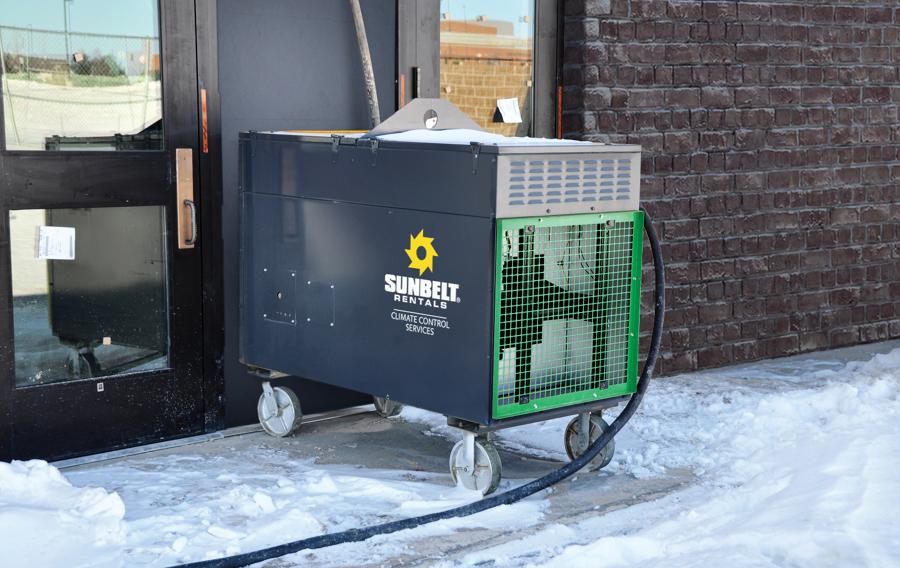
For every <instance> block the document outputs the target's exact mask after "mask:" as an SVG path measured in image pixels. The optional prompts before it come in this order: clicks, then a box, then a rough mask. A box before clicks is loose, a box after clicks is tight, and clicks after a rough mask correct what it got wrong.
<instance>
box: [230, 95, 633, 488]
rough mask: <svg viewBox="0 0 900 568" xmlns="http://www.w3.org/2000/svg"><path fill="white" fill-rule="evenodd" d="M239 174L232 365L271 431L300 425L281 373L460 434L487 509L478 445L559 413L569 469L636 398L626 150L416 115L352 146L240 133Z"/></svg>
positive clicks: (420, 107) (431, 112)
mask: <svg viewBox="0 0 900 568" xmlns="http://www.w3.org/2000/svg"><path fill="white" fill-rule="evenodd" d="M240 166H241V174H240V183H241V200H242V202H241V211H242V218H241V238H242V246H241V259H240V262H241V314H240V317H241V322H240V330H241V338H240V345H241V360H242V362H243V363H244V364H245V365H247V366H248V367H249V368H250V369H251V370H252V371H253V372H254V373H255V374H256V375H258V376H260V377H261V378H262V384H263V394H262V396H261V397H260V399H259V404H258V411H259V418H260V422H261V424H262V425H263V427H264V429H265V430H266V431H267V432H269V433H270V434H273V435H277V436H284V435H288V434H290V433H292V432H293V431H295V430H296V429H297V427H299V425H300V422H301V420H302V412H301V409H300V400H302V393H299V394H300V396H299V397H298V395H297V394H296V393H294V392H292V391H291V390H290V389H288V388H287V387H285V386H281V385H279V384H278V378H279V377H283V376H287V375H293V376H300V377H304V378H308V379H312V380H315V381H320V382H323V383H327V384H330V385H335V386H339V387H344V388H348V389H352V390H355V391H360V392H363V393H368V394H370V395H372V396H373V397H375V398H374V400H375V404H376V408H377V409H378V410H379V412H381V413H382V414H385V415H393V414H396V413H397V412H399V408H400V404H401V403H406V404H410V405H413V406H416V407H420V408H424V409H427V410H431V411H434V412H438V413H441V414H443V415H445V416H446V417H447V421H448V424H450V425H451V426H454V427H456V428H459V429H460V431H461V432H462V434H463V439H462V440H461V441H460V442H459V443H458V444H456V446H455V447H454V448H453V449H452V451H451V454H450V471H451V474H452V476H453V478H454V480H456V481H457V482H458V483H461V484H463V485H464V486H466V487H468V488H471V489H476V490H479V491H481V492H482V493H485V494H486V493H489V492H491V491H493V490H494V489H495V488H496V487H497V485H498V483H499V481H500V468H501V465H500V458H499V456H498V454H497V451H496V449H495V448H494V446H493V444H492V443H491V441H490V435H491V432H493V431H496V430H498V429H501V428H508V427H513V426H519V425H522V424H527V423H530V422H535V421H539V420H546V419H548V418H553V417H558V416H564V415H573V419H572V421H571V422H570V424H569V427H568V428H567V429H566V432H565V445H566V449H567V451H568V453H569V456H570V457H573V458H574V457H576V456H578V455H580V453H582V452H583V451H584V450H585V448H587V446H588V445H589V443H590V442H591V441H592V440H594V439H596V438H597V437H598V436H599V435H600V433H601V432H602V431H603V430H604V429H605V428H606V427H607V423H606V422H605V421H604V420H603V418H602V416H601V411H602V410H603V409H605V408H609V407H611V406H614V405H616V404H618V403H619V402H621V400H622V399H624V398H627V397H628V395H630V394H632V393H633V392H634V391H635V388H636V383H637V373H638V367H637V350H638V331H639V329H638V328H639V307H640V306H639V297H640V289H641V252H642V242H643V239H642V234H643V233H642V227H643V214H642V212H640V211H639V210H638V208H639V206H638V202H639V173H640V147H638V146H631V145H615V144H596V143H587V142H576V141H565V140H537V139H527V138H525V139H523V138H507V137H503V136H499V135H494V134H489V133H486V132H483V131H481V130H480V129H479V128H478V126H477V125H476V124H475V123H474V122H472V121H471V120H470V119H469V118H467V117H466V116H465V115H464V114H463V113H461V112H460V111H459V110H458V109H456V108H455V107H453V106H452V105H451V104H450V103H448V102H446V101H441V100H433V99H417V100H415V101H413V102H411V103H410V104H408V105H406V106H405V107H404V108H402V109H401V110H399V111H398V112H397V113H395V114H394V115H393V116H392V117H391V118H390V119H388V120H387V121H385V122H383V123H382V124H381V125H379V126H378V127H376V128H375V129H373V130H372V131H370V132H368V133H365V134H355V135H354V134H333V135H329V134H327V133H326V134H323V133H301V132H245V133H242V134H241V137H240ZM612 446H613V444H612V443H610V444H609V445H608V446H607V447H606V448H605V449H604V451H603V452H601V453H600V454H599V455H598V457H597V458H596V460H595V465H596V467H603V466H604V465H606V464H607V463H609V461H610V460H611V459H612V455H613V450H614V449H613V447H612Z"/></svg>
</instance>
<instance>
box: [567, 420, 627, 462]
mask: <svg viewBox="0 0 900 568" xmlns="http://www.w3.org/2000/svg"><path fill="white" fill-rule="evenodd" d="M607 428H609V424H607V423H606V420H604V419H603V418H601V417H600V416H599V415H598V414H591V426H590V437H589V441H588V445H590V444H593V443H594V441H595V440H596V439H597V438H599V437H600V434H602V433H603V432H605V431H606V429H607ZM564 441H565V445H566V455H568V456H569V459H570V460H574V459H575V458H577V457H578V456H580V455H581V451H576V450H575V448H576V447H577V446H578V416H576V417H574V418H572V420H571V421H570V422H569V425H568V426H566V433H565V439H564ZM615 453H616V441H615V440H610V442H609V443H608V444H606V446H604V447H603V449H602V450H600V453H599V454H597V457H595V458H594V459H593V460H591V463H590V466H589V467H590V468H591V469H592V470H598V469H603V468H604V467H606V466H608V465H609V462H611V461H612V459H613V454H615Z"/></svg>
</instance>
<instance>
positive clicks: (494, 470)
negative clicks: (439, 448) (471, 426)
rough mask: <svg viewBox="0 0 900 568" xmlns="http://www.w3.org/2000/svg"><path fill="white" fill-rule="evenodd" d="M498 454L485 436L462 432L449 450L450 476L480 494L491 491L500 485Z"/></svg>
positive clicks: (458, 483) (454, 480)
mask: <svg viewBox="0 0 900 568" xmlns="http://www.w3.org/2000/svg"><path fill="white" fill-rule="evenodd" d="M501 469H502V468H501V464H500V454H498V453H497V448H495V447H494V444H492V443H491V442H489V441H488V440H487V438H478V439H477V440H476V438H475V434H473V433H471V432H464V433H463V439H462V440H460V441H459V442H457V443H456V445H455V446H453V450H451V451H450V476H451V477H452V478H453V482H454V483H456V484H457V485H462V486H463V487H465V488H466V489H470V490H472V491H479V492H481V494H482V495H488V494H489V493H493V492H494V491H495V490H496V489H497V487H498V486H499V485H500V476H501Z"/></svg>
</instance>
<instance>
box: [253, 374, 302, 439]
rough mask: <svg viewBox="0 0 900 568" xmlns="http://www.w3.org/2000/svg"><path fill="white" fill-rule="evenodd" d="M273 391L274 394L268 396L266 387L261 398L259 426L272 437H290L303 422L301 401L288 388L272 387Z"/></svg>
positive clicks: (257, 408) (258, 413)
mask: <svg viewBox="0 0 900 568" xmlns="http://www.w3.org/2000/svg"><path fill="white" fill-rule="evenodd" d="M271 389H272V393H271V395H268V394H266V392H265V387H264V389H263V394H261V395H260V396H259V402H258V403H257V405H256V414H257V416H259V424H260V425H261V426H262V427H263V430H265V431H266V433H267V434H269V435H271V436H276V437H278V438H283V437H284V436H290V435H291V434H293V433H294V432H296V431H297V429H298V428H300V424H301V423H302V422H303V412H302V411H301V410H300V399H298V398H297V395H296V394H294V391H292V390H291V389H289V388H287V387H271Z"/></svg>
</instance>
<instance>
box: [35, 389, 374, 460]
mask: <svg viewBox="0 0 900 568" xmlns="http://www.w3.org/2000/svg"><path fill="white" fill-rule="evenodd" d="M366 412H372V405H363V406H351V407H350V408H342V409H340V410H333V411H330V412H320V413H318V414H309V415H307V416H304V417H303V424H312V423H314V422H322V421H325V420H332V419H334V418H344V417H346V416H353V415H356V414H363V413H366ZM256 432H262V427H261V426H260V425H259V424H249V425H247V426H235V427H234V428H226V429H225V430H220V431H218V432H211V433H209V434H200V435H197V436H189V437H187V438H178V439H177V440H167V441H165V442H156V443H154V444H145V445H143V446H135V447H133V448H123V449H121V450H115V451H112V452H103V453H99V454H91V455H88V456H81V457H77V458H69V459H66V460H59V461H55V462H50V463H51V464H52V465H53V466H54V467H56V468H58V469H61V470H64V469H69V468H73V467H78V466H81V465H86V464H94V463H100V462H106V461H112V460H117V459H121V458H128V457H132V456H137V455H141V454H149V453H151V452H158V451H161V450H168V449H171V448H180V447H183V446H192V445H194V444H205V443H207V442H211V441H213V440H221V439H223V438H231V437H233V436H243V435H245V434H254V433H256Z"/></svg>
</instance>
